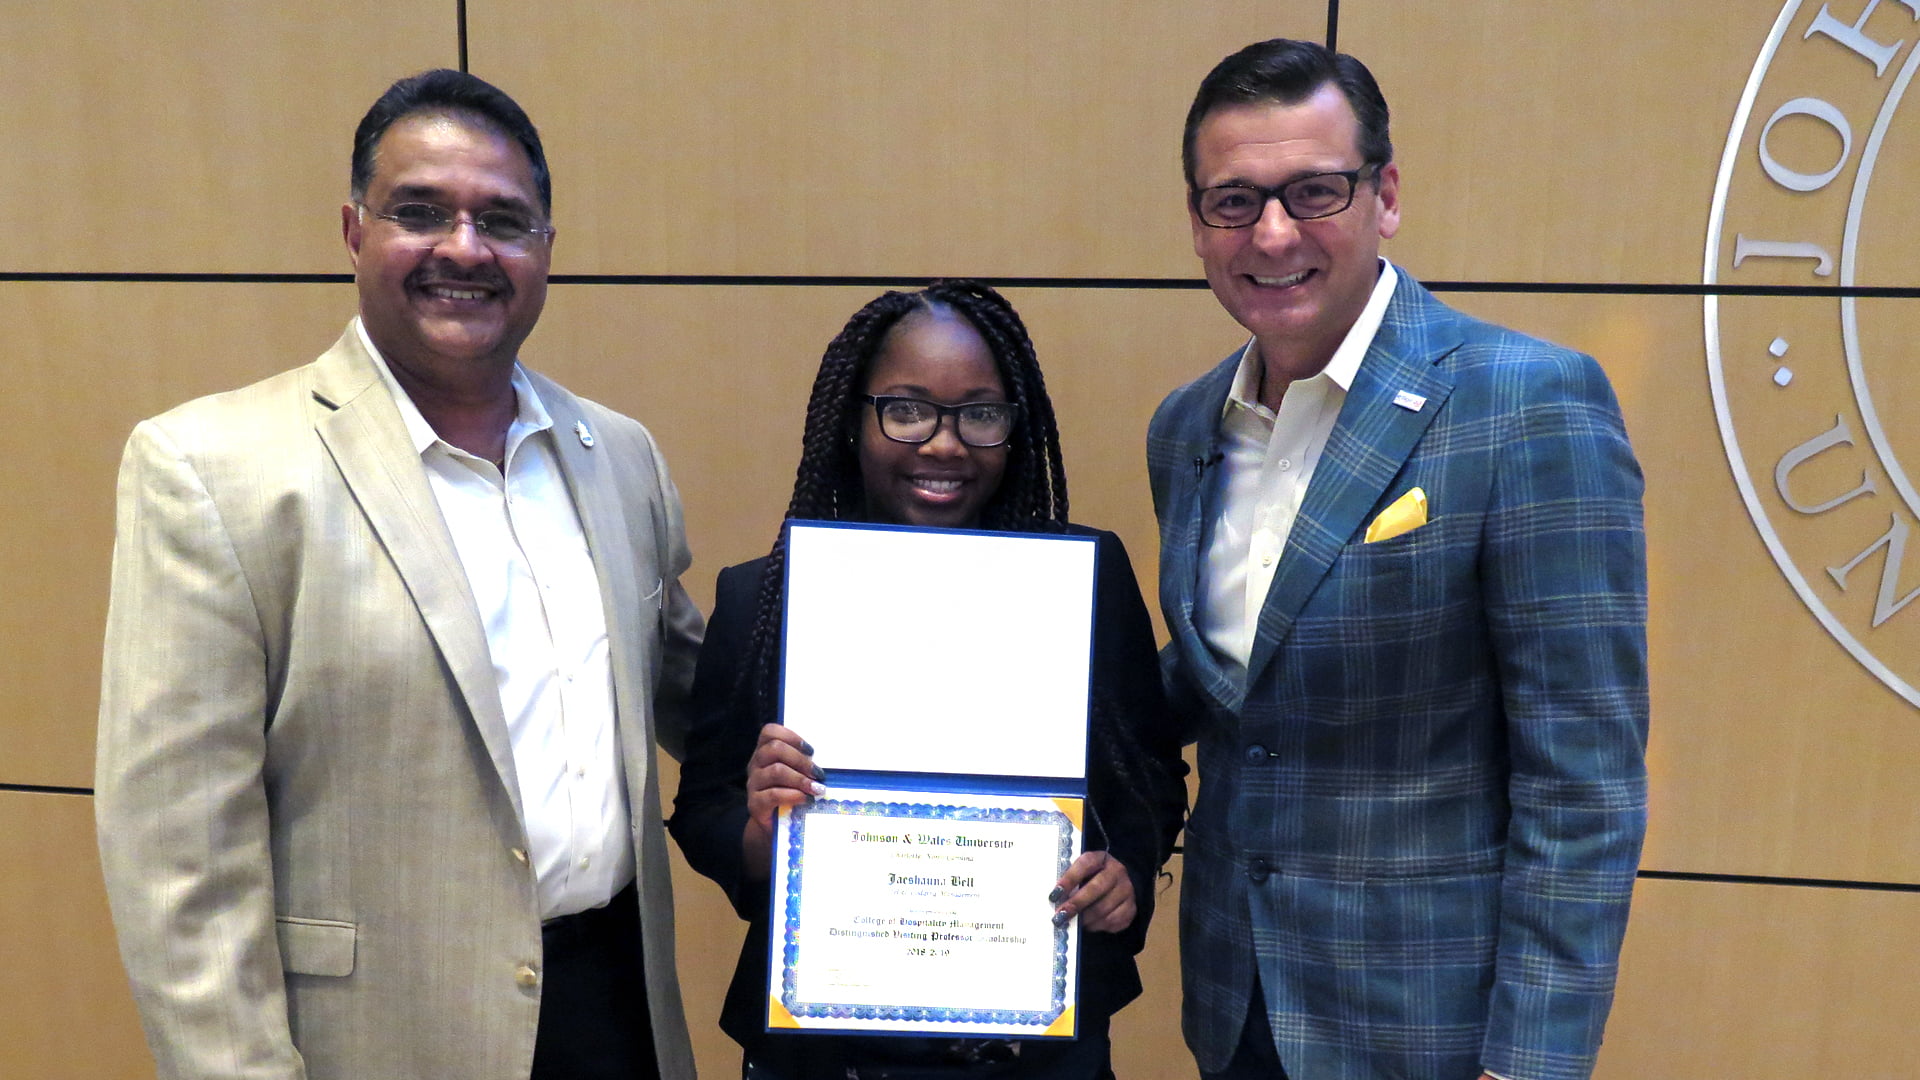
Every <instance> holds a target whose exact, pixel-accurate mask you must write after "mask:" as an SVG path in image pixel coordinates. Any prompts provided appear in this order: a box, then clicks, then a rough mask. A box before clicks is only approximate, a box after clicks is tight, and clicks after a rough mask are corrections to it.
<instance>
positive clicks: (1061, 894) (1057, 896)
mask: <svg viewBox="0 0 1920 1080" xmlns="http://www.w3.org/2000/svg"><path fill="white" fill-rule="evenodd" d="M1066 898H1067V890H1066V888H1065V887H1064V886H1060V885H1055V886H1054V887H1053V891H1052V892H1050V893H1048V894H1047V903H1049V904H1057V903H1059V902H1060V901H1062V900H1065V899H1066Z"/></svg>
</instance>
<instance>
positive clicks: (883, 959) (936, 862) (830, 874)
mask: <svg viewBox="0 0 1920 1080" xmlns="http://www.w3.org/2000/svg"><path fill="white" fill-rule="evenodd" d="M1082 805H1083V804H1082V802H1081V800H1079V799H1077V798H1065V797H1061V798H1052V797H1045V796H1031V795H991V794H979V793H960V792H939V793H930V792H924V791H923V792H914V791H900V790H887V789H881V788H851V787H836V788H834V789H832V790H830V791H829V793H828V794H827V795H825V796H822V797H820V798H818V799H815V800H814V801H813V802H812V803H811V804H810V805H807V806H802V807H798V808H795V809H793V810H791V811H787V812H783V813H782V815H781V817H780V820H779V829H778V834H777V836H776V838H775V845H774V850H775V857H776V859H775V867H774V875H773V921H772V923H771V926H772V930H773V932H772V933H771V934H769V935H768V936H769V942H768V945H769V953H770V957H769V960H770V968H771V971H772V973H773V977H772V979H771V980H770V987H769V993H768V1001H767V1026H768V1027H769V1028H771V1029H774V1030H780V1029H786V1030H796V1029H798V1030H830V1031H841V1032H866V1033H875V1032H893V1033H898V1034H921V1035H944V1036H959V1035H967V1036H990V1037H1000V1038H1005V1037H1021V1038H1035V1037H1044V1036H1055V1037H1071V1036H1073V1035H1074V1034H1075V1030H1074V998H1075V993H1074V988H1075V986H1076V982H1077V979H1076V970H1075V968H1076V965H1077V964H1078V960H1079V948H1078V935H1077V934H1076V933H1074V931H1073V928H1072V927H1070V926H1069V927H1056V926H1055V925H1054V924H1053V905H1052V904H1050V903H1048V902H1047V892H1048V890H1049V889H1051V888H1052V885H1053V882H1054V881H1055V880H1056V879H1057V878H1058V877H1059V876H1060V875H1061V874H1062V873H1063V872H1065V870H1066V868H1067V866H1068V864H1070V863H1071V862H1072V861H1073V859H1074V856H1075V855H1076V854H1078V852H1079V850H1080V843H1081V835H1080V815H1081V811H1082Z"/></svg>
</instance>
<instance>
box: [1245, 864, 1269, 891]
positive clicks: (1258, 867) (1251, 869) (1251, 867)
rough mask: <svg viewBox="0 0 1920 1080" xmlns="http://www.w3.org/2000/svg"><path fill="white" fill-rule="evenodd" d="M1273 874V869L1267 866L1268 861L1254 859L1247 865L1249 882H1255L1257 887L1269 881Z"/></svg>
mask: <svg viewBox="0 0 1920 1080" xmlns="http://www.w3.org/2000/svg"><path fill="white" fill-rule="evenodd" d="M1272 873H1273V867H1271V866H1269V865H1267V860H1265V859H1254V860H1253V861H1251V862H1249V863H1247V880H1248V881H1251V882H1253V883H1254V884H1255V885H1258V884H1260V883H1261V882H1263V881H1265V880H1267V877H1268V876H1269V875H1271V874H1272Z"/></svg>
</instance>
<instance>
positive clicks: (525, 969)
mask: <svg viewBox="0 0 1920 1080" xmlns="http://www.w3.org/2000/svg"><path fill="white" fill-rule="evenodd" d="M513 982H514V985H515V986H518V987H520V988H521V989H522V990H531V989H533V988H534V987H536V986H539V985H540V973H539V972H537V971H535V970H533V966H532V965H531V964H521V965H520V966H519V967H517V968H515V969H514V971H513Z"/></svg>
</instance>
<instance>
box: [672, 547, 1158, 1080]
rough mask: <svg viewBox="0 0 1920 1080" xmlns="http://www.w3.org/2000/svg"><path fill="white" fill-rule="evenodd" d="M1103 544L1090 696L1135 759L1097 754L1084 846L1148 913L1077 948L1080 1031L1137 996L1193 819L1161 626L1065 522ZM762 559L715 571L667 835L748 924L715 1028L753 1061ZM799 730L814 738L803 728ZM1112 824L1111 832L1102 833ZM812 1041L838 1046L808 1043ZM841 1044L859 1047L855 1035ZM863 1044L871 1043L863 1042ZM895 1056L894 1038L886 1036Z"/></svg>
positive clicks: (1123, 561)
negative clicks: (751, 778)
mask: <svg viewBox="0 0 1920 1080" xmlns="http://www.w3.org/2000/svg"><path fill="white" fill-rule="evenodd" d="M1070 528H1071V529H1072V531H1073V532H1074V533H1076V534H1078V535H1095V536H1098V538H1099V544H1100V547H1099V552H1098V564H1099V567H1098V575H1097V585H1096V592H1095V603H1096V605H1097V606H1096V608H1095V615H1096V623H1095V626H1094V633H1093V696H1094V700H1095V702H1096V705H1097V707H1099V708H1102V709H1104V710H1105V711H1106V712H1107V713H1108V714H1109V715H1110V716H1111V717H1112V718H1113V720H1114V722H1115V723H1116V724H1117V725H1119V726H1121V727H1123V728H1124V730H1126V731H1128V732H1130V733H1132V735H1133V737H1134V739H1135V740H1136V741H1137V743H1138V747H1139V749H1138V752H1137V753H1135V754H1134V755H1133V759H1132V760H1131V761H1130V762H1129V765H1130V772H1132V773H1133V774H1134V776H1133V779H1132V781H1131V783H1128V782H1127V781H1125V780H1123V779H1122V778H1121V777H1120V776H1118V775H1116V771H1115V768H1114V767H1113V766H1112V765H1111V764H1109V758H1108V755H1107V752H1106V749H1105V748H1103V747H1101V746H1095V745H1091V744H1090V745H1089V748H1088V749H1089V753H1088V757H1089V762H1088V765H1089V770H1088V777H1087V784H1088V795H1089V797H1090V801H1091V802H1092V806H1093V813H1092V814H1090V815H1088V829H1087V846H1088V847H1089V848H1092V849H1102V848H1104V849H1105V850H1108V851H1110V852H1112V853H1113V855H1114V857H1116V858H1118V859H1119V860H1120V861H1121V862H1122V863H1124V864H1125V865H1126V867H1127V870H1128V872H1129V873H1130V874H1131V876H1132V878H1133V894H1134V902H1135V903H1136V904H1137V905H1138V908H1139V914H1138V915H1137V916H1136V917H1135V919H1134V921H1133V925H1132V926H1131V927H1129V928H1128V929H1126V930H1125V931H1122V932H1120V933H1115V934H1102V933H1089V934H1087V935H1086V936H1085V937H1084V938H1083V939H1082V941H1081V952H1080V957H1081V963H1080V973H1081V974H1080V999H1079V1015H1080V1024H1081V1026H1082V1029H1083V1030H1102V1029H1104V1028H1105V1026H1106V1021H1107V1018H1108V1017H1110V1016H1112V1014H1113V1013H1114V1012H1116V1011H1118V1010H1119V1009H1120V1007H1121V1006H1123V1005H1125V1004H1126V1003H1127V1002H1129V1001H1132V1000H1133V999H1134V998H1135V997H1137V996H1139V994H1140V975H1139V972H1138V971H1137V970H1136V968H1135V966H1134V960H1133V958H1134V955H1135V954H1136V953H1138V952H1139V951H1140V947H1141V946H1142V945H1143V944H1144V943H1145V941H1146V935H1147V924H1148V922H1149V921H1150V920H1151V919H1152V917H1153V899H1154V888H1153V886H1154V882H1155V879H1156V877H1157V876H1158V874H1159V871H1160V864H1161V861H1163V859H1164V856H1165V853H1166V852H1167V851H1168V850H1169V848H1170V847H1171V845H1172V843H1173V839H1174V837H1175V835H1176V834H1177V833H1178V832H1179V830H1180V826H1181V821H1182V818H1183V816H1184V814H1185V810H1186V786H1185V784H1184V782H1183V780H1182V777H1183V776H1184V775H1185V773H1186V765H1185V763H1184V762H1183V761H1182V760H1181V758H1180V743H1179V736H1178V734H1177V732H1176V730H1175V728H1174V725H1173V723H1172V720H1171V717H1170V716H1169V714H1168V712H1167V708H1166V699H1165V695H1164V692H1163V690H1162V688H1161V684H1160V667H1159V660H1158V655H1157V650H1156V649H1155V647H1154V642H1153V625H1152V623H1151V622H1150V621H1149V619H1148V617H1147V606H1146V603H1145V602H1144V601H1143V600H1142V599H1141V597H1140V587H1139V584H1138V583H1137V581H1136V580H1135V578H1134V576H1133V565H1132V563H1131V562H1130V561H1128V559H1127V549H1126V547H1125V546H1124V545H1123V544H1121V542H1120V538H1119V537H1118V536H1115V535H1114V534H1113V533H1110V532H1104V531H1098V530H1093V529H1085V528H1082V527H1079V526H1070ZM766 562H767V560H766V559H765V558H764V557H763V558H759V559H755V560H753V561H752V562H748V563H742V564H740V565H739V566H730V567H728V568H726V569H725V570H722V571H721V572H720V580H719V583H718V585H717V588H716V596H715V599H714V608H713V618H712V620H711V621H710V622H709V623H708V625H707V637H706V643H705V644H704V645H703V646H702V647H701V650H700V661H699V666H698V668H697V669H696V671H695V674H694V682H693V698H692V708H691V730H690V731H689V733H688V743H687V757H686V760H685V761H684V762H683V763H682V764H681V767H680V790H679V792H678V793H677V794H676V795H675V796H674V800H673V817H672V819H671V820H669V821H668V822H667V828H668V830H669V831H670V832H671V833H672V834H673V838H674V839H675V840H676V841H678V842H679V844H680V850H681V851H683V852H685V853H686V856H687V862H688V863H689V864H691V865H692V866H693V868H694V869H695V870H698V871H699V872H700V873H702V874H704V875H706V876H707V877H709V878H712V879H713V880H714V881H715V882H717V883H719V885H720V887H721V888H722V889H723V890H725V892H726V894H727V899H728V900H729V901H731V902H732V904H733V909H734V911H735V912H736V913H738V914H739V916H740V917H741V918H742V919H745V920H746V921H747V923H748V929H747V939H746V941H745V943H744V944H743V945H742V946H741V949H740V960H739V963H738V964H737V965H736V966H735V968H734V973H733V983H732V985H731V986H729V987H728V989H727V999H726V1004H725V1005H724V1006H723V1007H722V1009H721V1013H720V1027H721V1029H722V1030H724V1031H725V1032H726V1033H727V1034H728V1035H730V1036H732V1037H733V1039H734V1041H736V1042H738V1043H739V1044H740V1045H741V1046H742V1047H744V1048H745V1049H746V1051H747V1056H748V1057H749V1058H752V1057H756V1056H758V1052H759V1048H760V1047H761V1046H762V1045H763V1044H764V1043H765V1041H766V1040H767V1039H769V1038H772V1037H774V1036H769V1034H768V1033H767V1032H766V1030H765V1028H766V981H767V971H766V965H767V904H768V901H769V897H768V883H767V882H766V881H748V880H747V879H746V877H745V875H744V873H743V872H742V870H743V868H742V865H741V858H740V837H741V834H742V833H743V832H744V831H745V829H746V824H747V802H746V767H747V761H748V759H750V758H751V757H752V756H753V750H754V747H755V746H756V745H757V744H758V742H759V733H760V728H761V725H763V724H765V723H768V722H770V721H773V720H775V719H777V717H774V716H770V715H759V714H758V712H757V711H756V710H753V709H751V708H748V707H746V706H745V705H744V704H743V703H742V701H741V700H739V699H738V698H737V697H736V694H735V687H736V684H737V683H738V682H739V681H740V679H741V678H742V672H741V667H742V665H743V664H744V663H745V661H746V651H747V648H748V645H749V642H750V639H751V638H752V635H753V621H754V618H755V615H756V613H757V611H758V609H759V594H760V575H761V572H762V571H763V570H764V568H765V567H766ZM801 734H803V735H804V734H805V732H802V733H801ZM1102 824H1104V826H1105V829H1104V830H1102V829H1101V828H1100V827H1099V826H1100V825H1102ZM803 1037H804V1038H807V1039H809V1040H822V1039H829V1038H833V1037H832V1036H820V1035H807V1036H803ZM846 1041H848V1042H853V1041H855V1040H854V1039H852V1038H851V1037H850V1038H848V1039H847V1040H846ZM859 1041H866V1040H859ZM889 1041H891V1042H893V1043H894V1044H895V1045H896V1046H897V1045H898V1040H889Z"/></svg>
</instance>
